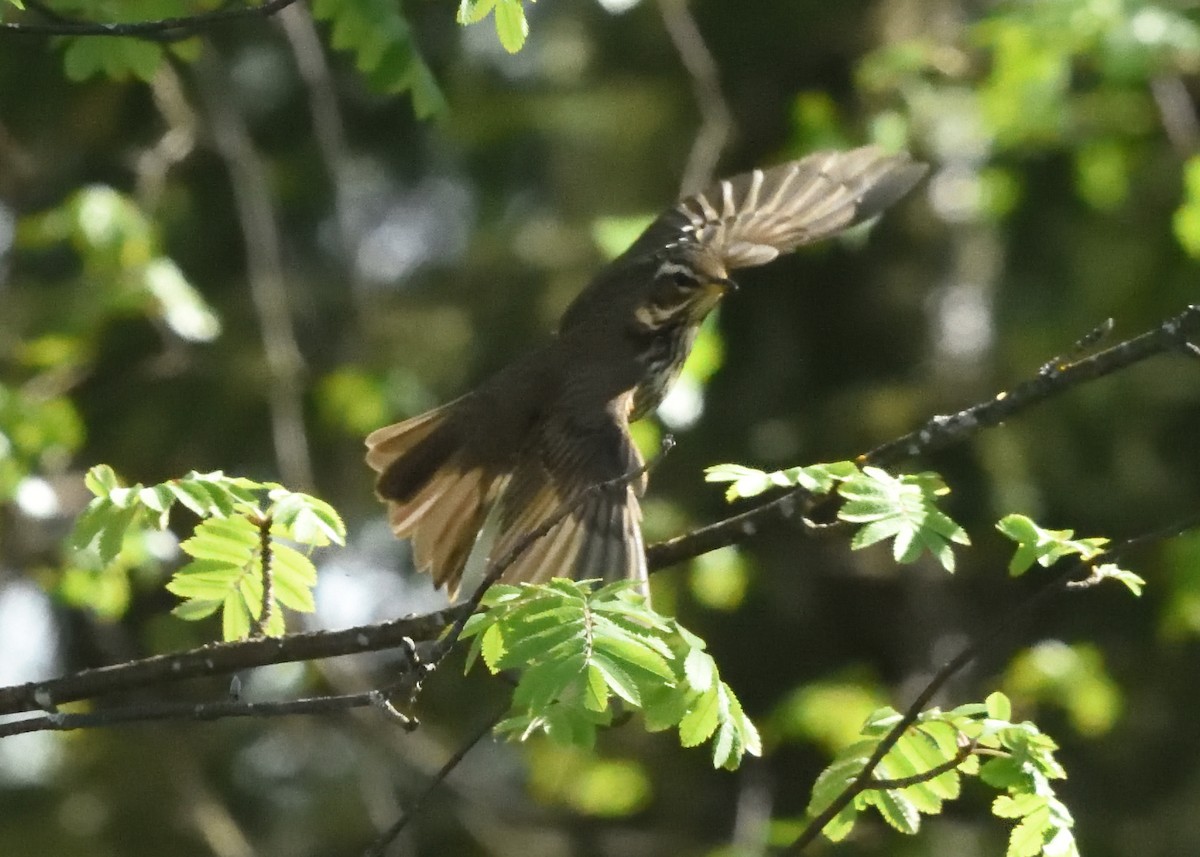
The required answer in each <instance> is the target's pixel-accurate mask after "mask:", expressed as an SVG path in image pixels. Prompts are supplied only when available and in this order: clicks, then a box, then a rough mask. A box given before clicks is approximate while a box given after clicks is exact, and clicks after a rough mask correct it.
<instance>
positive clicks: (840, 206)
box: [675, 146, 927, 268]
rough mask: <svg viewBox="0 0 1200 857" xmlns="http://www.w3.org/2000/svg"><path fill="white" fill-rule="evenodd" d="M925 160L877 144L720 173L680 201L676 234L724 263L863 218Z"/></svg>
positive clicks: (910, 181) (762, 259)
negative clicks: (726, 174)
mask: <svg viewBox="0 0 1200 857" xmlns="http://www.w3.org/2000/svg"><path fill="white" fill-rule="evenodd" d="M926 169H927V168H926V166H925V165H924V164H920V163H917V162H915V161H913V160H912V158H911V157H910V156H909V155H908V154H906V153H898V154H890V153H887V152H885V151H884V150H882V149H880V148H878V147H875V146H864V147H862V148H859V149H852V150H850V151H848V152H817V153H814V154H812V155H809V156H807V157H805V158H801V159H800V160H798V161H792V162H790V163H787V164H783V165H780V166H777V167H773V168H771V169H768V170H754V171H752V172H749V173H745V174H743V175H740V176H735V177H734V178H732V179H723V180H722V181H720V182H718V183H717V184H716V185H714V186H713V187H711V188H709V189H708V190H707V191H705V192H703V193H699V194H696V195H695V196H691V197H688V198H687V199H684V200H683V201H681V202H680V203H679V205H678V206H677V207H676V209H675V210H676V211H677V212H679V213H681V214H683V215H684V217H685V218H686V223H685V224H684V225H681V226H680V236H681V239H684V240H689V241H695V242H696V243H699V244H701V245H703V246H704V247H706V248H707V249H709V250H710V251H711V252H713V253H714V254H715V255H716V256H717V257H718V258H720V259H721V260H722V262H723V263H724V264H725V266H726V267H727V268H739V267H747V266H750V265H761V264H764V263H766V262H769V261H771V260H772V259H774V258H775V257H776V256H778V255H779V254H780V253H787V252H790V251H791V250H794V249H796V248H797V247H799V246H801V245H804V244H808V243H811V242H813V241H817V240H820V239H821V238H825V237H828V236H829V235H832V234H833V233H835V232H838V231H839V230H842V229H845V228H847V227H849V226H853V225H854V224H856V223H861V222H863V221H865V220H869V219H870V218H872V217H874V216H875V215H877V214H879V213H880V212H881V211H882V210H883V209H885V208H887V207H888V206H889V205H891V204H892V203H894V202H895V201H896V200H897V199H899V198H900V197H901V196H903V195H904V194H905V193H907V192H908V191H909V190H910V189H911V188H912V186H913V185H914V184H916V183H917V181H918V180H920V178H921V177H922V176H923V175H924V174H925V172H926Z"/></svg>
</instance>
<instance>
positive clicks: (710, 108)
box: [658, 0, 733, 194]
mask: <svg viewBox="0 0 1200 857" xmlns="http://www.w3.org/2000/svg"><path fill="white" fill-rule="evenodd" d="M658 9H659V12H660V13H661V14H662V19H663V25H664V26H665V27H666V29H667V35H668V36H670V37H671V43H672V44H673V45H674V46H675V51H676V52H677V53H678V54H679V60H680V62H682V63H683V67H684V68H685V69H686V70H687V73H688V75H690V76H691V78H692V91H693V93H694V94H695V97H696V106H697V107H699V108H700V116H701V124H700V130H699V131H698V132H697V133H696V139H695V140H694V141H693V142H692V150H691V152H690V153H689V154H688V159H687V166H686V167H685V169H684V171H683V181H682V182H681V187H682V190H683V193H685V194H688V193H694V192H695V191H698V190H701V189H702V188H703V187H704V186H705V185H707V184H708V183H709V182H710V181H712V177H713V173H714V172H715V170H716V168H717V161H718V160H720V158H721V151H722V150H723V149H724V148H725V144H726V142H728V140H729V134H730V131H731V130H732V128H733V118H732V115H731V113H730V110H729V105H728V104H727V103H726V101H725V96H724V94H723V93H722V92H721V74H720V70H719V69H718V68H717V63H716V60H714V59H713V55H712V52H711V51H709V49H708V45H706V44H705V43H704V35H703V34H702V33H701V32H700V27H699V26H698V25H697V24H696V19H695V17H693V16H692V10H691V9H689V8H688V4H687V0H658Z"/></svg>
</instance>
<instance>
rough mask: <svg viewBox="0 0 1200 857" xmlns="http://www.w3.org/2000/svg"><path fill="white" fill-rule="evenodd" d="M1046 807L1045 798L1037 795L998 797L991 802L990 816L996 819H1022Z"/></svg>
mask: <svg viewBox="0 0 1200 857" xmlns="http://www.w3.org/2000/svg"><path fill="white" fill-rule="evenodd" d="M1044 806H1046V798H1045V796H1043V795H1037V794H1018V795H1000V796H999V797H998V798H996V800H995V801H993V802H992V815H994V816H996V817H997V818H1024V817H1025V816H1027V815H1029V814H1030V813H1031V812H1033V811H1035V810H1038V809H1041V808H1042V807H1044Z"/></svg>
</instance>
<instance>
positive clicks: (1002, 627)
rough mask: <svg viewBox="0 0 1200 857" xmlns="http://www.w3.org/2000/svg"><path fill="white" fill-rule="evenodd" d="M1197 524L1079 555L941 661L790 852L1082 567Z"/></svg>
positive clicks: (1198, 518)
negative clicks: (958, 680)
mask: <svg viewBox="0 0 1200 857" xmlns="http://www.w3.org/2000/svg"><path fill="white" fill-rule="evenodd" d="M1196 526H1200V512H1197V513H1194V514H1192V515H1190V516H1188V517H1187V518H1183V519H1182V520H1180V521H1177V522H1175V523H1174V524H1171V525H1170V526H1167V527H1163V528H1162V529H1159V530H1154V531H1152V532H1149V533H1143V534H1142V535H1140V536H1135V537H1133V538H1130V539H1127V540H1125V541H1123V542H1121V543H1120V544H1118V545H1114V546H1113V547H1112V548H1110V549H1109V550H1107V551H1105V552H1104V553H1103V554H1100V555H1099V556H1095V557H1092V559H1090V560H1083V559H1080V560H1077V561H1076V562H1073V563H1071V564H1070V565H1068V566H1067V567H1066V568H1065V569H1064V570H1063V571H1061V572H1060V573H1059V574H1058V576H1056V577H1055V578H1054V579H1053V580H1051V581H1050V582H1049V583H1047V584H1046V585H1045V586H1043V587H1042V588H1041V589H1039V590H1037V591H1036V592H1034V593H1032V594H1031V595H1030V596H1029V597H1028V598H1025V599H1024V600H1023V601H1020V602H1019V603H1017V604H1016V605H1014V606H1013V607H1012V609H1010V610H1008V611H1007V612H1006V613H1004V614H1003V615H1002V616H1001V617H1000V618H999V619H998V620H997V621H996V622H995V623H993V624H992V626H991V627H990V628H989V629H987V630H986V631H985V632H984V633H982V634H981V635H979V636H978V637H976V638H975V639H974V640H973V641H972V642H970V643H969V644H968V645H966V646H965V647H963V649H962V650H961V651H960V652H959V653H958V654H956V655H955V656H954V657H952V658H951V659H950V660H948V661H946V663H945V664H943V665H942V666H941V668H940V669H938V671H937V672H936V673H934V675H933V677H932V678H931V679H930V680H929V682H928V683H927V684H926V685H925V687H924V688H922V690H921V692H920V693H919V694H917V697H916V699H914V700H913V701H912V703H911V704H910V705H909V706H908V708H907V709H906V710H905V712H904V715H903V716H902V717H901V718H900V720H898V721H897V722H896V725H895V726H893V727H892V728H891V729H890V730H889V731H888V733H887V735H885V736H884V737H883V739H882V740H881V741H880V742H879V744H878V745H877V746H876V747H875V751H874V752H873V753H872V754H871V756H870V757H869V758H868V759H867V761H866V763H865V764H864V765H863V767H862V770H861V771H859V773H858V776H856V777H855V778H854V779H853V780H851V781H850V783H848V784H847V786H846V788H845V789H843V790H842V792H841V794H839V795H838V796H837V797H836V798H834V800H833V801H831V802H830V803H829V805H828V806H826V807H825V809H823V810H822V811H821V812H820V813H818V814H817V815H816V816H814V817H813V818H812V820H810V821H809V822H808V824H807V825H805V827H804V829H803V830H802V831H801V832H800V835H799V837H797V839H796V841H795V842H793V843H792V845H791V846H790V847H789V848H788V849H787V850H786V851H785V853H788V854H799V853H800V852H801V851H803V850H804V848H805V847H807V846H808V845H809V844H811V843H812V842H813V840H815V839H816V838H817V837H818V836H820V834H821V831H822V830H824V829H825V827H826V825H828V824H829V822H831V821H833V819H834V818H836V817H837V815H838V813H840V812H841V811H842V810H843V809H844V808H845V807H846V806H847V805H849V803H850V802H851V801H852V800H854V798H855V797H856V796H857V795H858V794H860V793H861V792H862V791H864V790H865V789H867V788H870V787H872V783H873V780H872V777H873V775H874V773H875V769H876V768H877V767H879V763H880V762H881V761H883V757H884V756H886V755H887V754H888V753H889V752H890V751H891V749H892V748H893V747H895V746H896V743H897V742H898V741H899V740H900V739H901V737H903V735H904V733H905V732H906V731H907V730H908V727H910V726H912V725H913V724H914V723H916V722H917V719H918V718H919V717H920V716H921V712H922V711H924V710H925V706H927V705H928V704H929V702H930V701H931V700H932V699H933V697H934V695H935V694H936V693H937V692H938V691H939V690H941V689H942V687H943V686H944V685H945V684H946V682H948V681H949V680H950V679H951V678H952V677H953V676H954V675H955V674H956V673H957V672H958V671H959V670H961V669H962V668H963V667H965V666H966V665H967V664H969V663H971V661H973V660H975V658H977V657H979V655H980V654H981V653H982V652H984V651H985V650H986V649H987V648H988V647H989V646H991V645H992V643H994V642H995V641H996V640H997V639H999V638H1000V637H1002V636H1004V635H1005V634H1007V633H1009V632H1011V631H1012V630H1013V629H1014V628H1015V627H1016V626H1017V625H1019V624H1021V623H1022V622H1024V621H1025V620H1027V619H1028V618H1029V617H1031V616H1032V615H1033V614H1034V613H1036V612H1037V611H1038V610H1039V609H1040V608H1041V607H1042V606H1043V605H1045V604H1047V603H1048V602H1049V601H1051V600H1052V599H1053V598H1054V597H1055V596H1057V595H1059V594H1061V593H1063V592H1066V591H1068V588H1067V585H1068V584H1069V583H1070V582H1071V581H1072V580H1074V579H1075V578H1076V577H1078V576H1079V574H1080V572H1082V571H1084V570H1086V569H1090V568H1092V567H1093V566H1095V565H1097V564H1099V563H1101V562H1111V561H1112V560H1114V559H1116V558H1117V557H1120V556H1122V555H1124V554H1126V553H1129V552H1131V551H1134V550H1136V549H1138V548H1141V547H1144V546H1145V545H1148V544H1153V543H1156V542H1160V541H1163V540H1165V539H1168V538H1173V537H1175V536H1177V535H1179V534H1180V533H1183V532H1185V531H1187V530H1189V529H1192V528H1194V527H1196Z"/></svg>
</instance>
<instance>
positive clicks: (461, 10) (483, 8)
mask: <svg viewBox="0 0 1200 857" xmlns="http://www.w3.org/2000/svg"><path fill="white" fill-rule="evenodd" d="M495 7H496V0H462V2H461V3H459V4H458V15H457V21H458V23H460V24H477V23H479V22H480V21H482V20H483V19H484V18H486V17H487V16H488V15H490V14H491V12H492V9H494V8H495Z"/></svg>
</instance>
